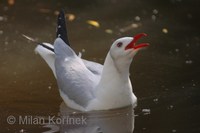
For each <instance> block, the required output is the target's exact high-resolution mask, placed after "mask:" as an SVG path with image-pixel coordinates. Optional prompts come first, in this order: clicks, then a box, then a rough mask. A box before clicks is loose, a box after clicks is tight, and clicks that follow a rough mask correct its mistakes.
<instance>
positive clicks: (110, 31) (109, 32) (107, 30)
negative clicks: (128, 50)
mask: <svg viewBox="0 0 200 133" xmlns="http://www.w3.org/2000/svg"><path fill="white" fill-rule="evenodd" d="M105 32H106V33H108V34H112V33H113V31H112V30H111V29H106V30H105Z"/></svg>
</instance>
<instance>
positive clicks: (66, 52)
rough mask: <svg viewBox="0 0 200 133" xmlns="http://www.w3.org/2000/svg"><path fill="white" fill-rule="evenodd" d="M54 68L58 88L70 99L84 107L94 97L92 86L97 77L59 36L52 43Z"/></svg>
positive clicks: (93, 86)
mask: <svg viewBox="0 0 200 133" xmlns="http://www.w3.org/2000/svg"><path fill="white" fill-rule="evenodd" d="M54 50H55V70H56V75H57V83H58V87H59V89H61V90H62V92H63V93H65V95H67V96H68V98H69V99H70V100H73V101H74V102H75V103H77V104H79V105H81V106H83V107H86V106H87V104H88V102H89V101H90V100H91V99H93V98H95V95H94V88H95V87H96V86H97V84H98V82H99V78H98V77H97V76H96V75H94V74H93V73H92V72H91V71H89V70H88V69H87V67H86V66H85V65H84V63H83V61H82V60H81V59H80V58H79V57H78V56H77V55H76V54H75V53H74V51H73V50H72V49H71V48H70V47H69V46H68V45H66V44H65V43H64V42H63V41H62V40H61V39H60V38H57V39H56V41H55V43H54Z"/></svg>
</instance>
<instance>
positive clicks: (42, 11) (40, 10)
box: [39, 8, 51, 13]
mask: <svg viewBox="0 0 200 133" xmlns="http://www.w3.org/2000/svg"><path fill="white" fill-rule="evenodd" d="M39 12H41V13H50V12H51V10H50V9H45V8H40V9H39Z"/></svg>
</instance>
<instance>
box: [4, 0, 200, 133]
mask: <svg viewBox="0 0 200 133" xmlns="http://www.w3.org/2000/svg"><path fill="white" fill-rule="evenodd" d="M8 1H10V0H8ZM8 1H2V2H0V46H1V49H0V63H1V65H0V66H1V67H0V75H1V76H0V84H1V86H0V97H1V99H0V127H1V132H5V133H9V132H11V133H13V132H16V133H18V132H28V133H31V132H34V133H36V132H45V131H48V130H50V128H47V127H44V125H20V124H13V125H9V124H8V123H7V121H6V118H7V117H8V116H10V115H12V116H15V117H18V116H26V115H30V116H45V117H46V116H48V115H51V116H54V115H55V116H57V117H60V116H59V115H58V114H59V112H60V103H61V102H62V99H61V98H60V96H59V94H58V89H57V85H56V80H55V79H54V76H53V74H52V72H51V70H50V69H49V68H48V66H47V65H46V63H45V62H44V61H43V60H42V59H41V58H40V57H39V56H38V55H35V53H34V51H33V50H34V48H35V45H34V44H33V43H31V42H28V41H27V40H26V39H24V38H23V37H22V36H21V35H22V34H26V35H29V36H32V37H33V38H34V39H37V40H38V41H42V42H43V41H45V42H50V43H53V41H54V39H55V27H56V17H57V16H56V13H57V11H59V10H60V9H61V8H64V9H65V10H66V12H67V14H68V16H69V14H71V15H74V16H75V19H74V20H71V21H70V20H68V22H67V23H68V25H67V27H68V31H69V39H70V41H71V44H72V47H73V49H75V51H76V52H77V53H78V52H79V51H82V52H83V57H84V58H85V59H88V60H93V61H97V62H100V63H103V61H104V58H105V56H106V54H107V52H108V50H109V47H110V45H111V44H112V42H113V41H114V40H115V39H117V38H119V37H123V36H133V35H135V34H137V33H141V32H145V33H147V34H148V35H149V36H148V37H147V38H144V39H142V40H141V42H149V43H150V44H151V46H150V47H149V48H148V49H146V50H144V51H141V52H140V53H139V54H138V55H137V56H136V57H135V58H134V60H133V64H132V66H131V69H130V73H131V81H132V83H133V91H134V93H135V95H136V96H137V97H138V106H137V108H136V109H135V115H136V117H135V126H134V127H135V128H134V129H135V130H134V133H161V132H162V133H171V132H180V133H198V132H200V128H199V127H200V122H199V119H198V118H200V116H199V111H200V106H199V105H200V104H199V101H200V88H199V86H200V85H199V81H200V76H199V74H200V69H199V68H200V62H199V57H200V52H199V50H200V49H199V47H200V38H199V37H200V32H199V29H200V27H199V23H200V19H199V16H200V11H199V5H200V2H199V1H198V0H190V1H189V0H166V1H160V0H152V1H147V0H124V1H123V2H122V1H119V0H101V1H100V0H93V1H89V0H86V1H84V2H83V1H72V0H69V1H65V0H61V1H48V2H47V1H45V0H41V1H36V0H24V1H15V0H13V1H14V3H12V1H10V2H8ZM88 20H95V21H97V22H99V24H100V27H95V26H92V25H90V24H88V23H87V21H88ZM109 117H110V118H111V117H112V116H109ZM112 118H113V119H117V117H112ZM97 119H98V117H97ZM119 119H121V120H123V119H124V120H126V117H122V118H119ZM129 120H130V119H127V121H126V122H129V123H130V121H129ZM107 122H108V124H107V126H108V127H109V126H110V127H111V125H109V121H107ZM102 124H103V122H102ZM110 124H112V122H110ZM116 125H117V123H116ZM116 125H115V126H116ZM102 126H103V125H102ZM121 126H123V124H121ZM119 127H120V125H119ZM78 129H79V128H77V130H78ZM107 129H108V128H107ZM116 129H118V128H117V127H116ZM122 129H123V128H122ZM63 130H65V128H59V131H60V132H62V131H63ZM59 131H58V132H59ZM88 132H89V131H88ZM109 132H112V131H109ZM113 132H115V131H114V129H113ZM125 132H126V131H125Z"/></svg>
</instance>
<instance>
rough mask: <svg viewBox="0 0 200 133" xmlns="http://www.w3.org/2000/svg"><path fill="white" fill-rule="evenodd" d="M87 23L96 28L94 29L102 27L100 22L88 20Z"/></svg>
mask: <svg viewBox="0 0 200 133" xmlns="http://www.w3.org/2000/svg"><path fill="white" fill-rule="evenodd" d="M87 23H88V24H90V25H92V26H94V27H97V28H99V27H100V24H99V22H97V21H95V20H88V21H87Z"/></svg>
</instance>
